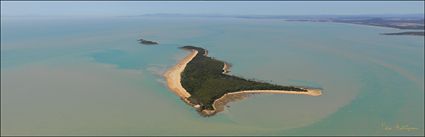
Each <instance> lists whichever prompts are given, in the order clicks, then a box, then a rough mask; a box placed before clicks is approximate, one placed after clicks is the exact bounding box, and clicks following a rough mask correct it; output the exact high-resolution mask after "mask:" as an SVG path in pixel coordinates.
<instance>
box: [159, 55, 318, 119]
mask: <svg viewBox="0 0 425 137" xmlns="http://www.w3.org/2000/svg"><path fill="white" fill-rule="evenodd" d="M197 54H198V51H197V50H194V49H192V50H191V53H190V54H189V55H187V56H186V57H185V58H183V59H182V60H181V61H179V62H178V63H177V64H176V65H174V66H173V67H171V68H170V69H168V70H167V71H166V72H165V73H164V74H163V76H164V77H165V79H166V81H167V86H168V88H169V89H170V90H171V91H172V92H174V93H175V94H176V95H178V96H179V97H180V98H181V99H182V100H183V101H184V102H185V103H186V104H188V105H190V106H192V107H193V108H195V109H196V110H197V111H198V112H199V113H200V114H201V115H202V116H212V115H214V114H216V113H218V112H222V111H224V106H225V105H226V104H228V103H229V102H233V101H236V100H241V99H244V98H246V97H247V96H249V95H254V94H292V95H307V96H320V95H322V92H321V90H320V89H312V88H303V89H305V90H307V91H305V92H300V91H287V90H244V91H237V92H230V93H226V94H224V95H223V96H221V97H220V98H218V99H216V100H214V102H213V105H212V106H213V110H210V109H204V110H201V108H200V105H199V104H194V103H192V102H191V101H190V100H189V97H191V94H190V93H189V92H187V91H186V89H185V88H184V87H183V86H182V84H181V73H182V72H183V71H184V69H185V68H186V65H187V63H189V62H190V61H191V60H192V59H193V58H194V57H195V56H196V55H197ZM206 55H207V52H205V53H204V56H206ZM230 67H231V65H230V64H227V63H224V66H223V74H226V75H229V74H227V73H228V72H230V71H229V69H230Z"/></svg>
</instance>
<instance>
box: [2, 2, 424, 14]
mask: <svg viewBox="0 0 425 137" xmlns="http://www.w3.org/2000/svg"><path fill="white" fill-rule="evenodd" d="M155 13H177V14H221V15H359V14H361V15H364V14H417V13H421V14H423V13H424V1H405V2H402V1H342V2H338V1H316V2H314V1H298V2H294V1H268V2H259V1H255V2H254V1H251V2H249V1H230V2H229V1H227V2H226V1H210V2H208V1H191V2H189V1H159V2H154V1H124V2H118V1H98V2H95V1H91V2H89V1H61V2H54V1H39V2H36V1H26V2H11V1H6V2H5V1H2V2H1V15H2V16H132V15H143V14H155Z"/></svg>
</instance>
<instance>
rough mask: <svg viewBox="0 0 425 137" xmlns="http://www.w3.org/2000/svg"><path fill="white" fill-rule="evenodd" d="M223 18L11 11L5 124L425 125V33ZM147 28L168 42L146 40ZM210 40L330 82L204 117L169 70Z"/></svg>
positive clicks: (225, 131) (354, 129)
mask: <svg viewBox="0 0 425 137" xmlns="http://www.w3.org/2000/svg"><path fill="white" fill-rule="evenodd" d="M401 31H402V30H399V29H394V28H385V27H376V26H365V25H354V24H343V23H330V22H290V21H285V20H281V19H241V18H220V17H143V16H140V17H137V16H135V17H3V16H2V17H1V135H424V117H423V116H424V37H422V36H389V35H381V33H389V32H401ZM139 38H144V39H147V40H152V41H157V42H159V45H141V44H139V43H138V41H137V40H138V39H139ZM186 45H193V46H199V47H203V48H205V49H207V50H208V51H209V52H208V53H209V56H211V57H214V58H215V59H219V60H222V61H226V62H229V63H230V64H232V67H231V69H230V71H231V72H230V74H232V75H236V76H241V77H244V78H248V79H255V80H259V81H266V82H270V83H274V84H280V85H293V86H307V87H314V88H322V89H323V91H322V92H323V94H322V96H317V97H313V96H303V95H271V94H264V95H254V96H251V97H249V98H246V99H244V100H240V101H236V102H232V103H229V104H228V105H227V107H226V109H225V111H224V112H221V113H218V114H217V115H215V116H212V117H202V116H200V115H199V114H198V113H197V112H196V111H195V110H194V109H193V108H191V107H190V106H188V105H186V104H185V103H184V102H183V101H182V100H181V99H180V98H179V97H177V96H176V95H175V94H174V93H173V92H171V91H170V90H169V89H168V88H167V86H166V83H165V80H164V78H163V77H162V74H163V73H164V72H165V71H166V70H167V69H168V68H170V67H172V66H173V65H175V64H176V63H177V62H178V61H179V60H180V59H182V58H184V57H185V56H186V55H188V52H187V51H184V50H181V49H179V47H181V46H186Z"/></svg>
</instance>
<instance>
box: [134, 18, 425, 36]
mask: <svg viewBox="0 0 425 137" xmlns="http://www.w3.org/2000/svg"><path fill="white" fill-rule="evenodd" d="M126 17H208V18H243V19H280V20H285V21H308V22H335V23H349V24H358V25H368V26H379V27H389V28H397V29H401V30H422V31H421V32H422V33H421V32H411V31H408V32H397V33H385V34H383V35H387V34H390V35H391V34H394V35H414V36H422V35H421V34H423V30H424V29H425V28H424V26H425V25H424V24H425V23H424V14H379V15H220V14H167V13H159V14H145V15H139V16H126Z"/></svg>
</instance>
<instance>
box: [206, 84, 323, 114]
mask: <svg viewBox="0 0 425 137" xmlns="http://www.w3.org/2000/svg"><path fill="white" fill-rule="evenodd" d="M304 89H306V90H307V91H306V92H297V91H287V90H244V91H237V92H231V93H226V94H224V95H223V96H221V97H220V98H218V99H216V100H215V101H214V103H213V108H214V109H213V110H203V111H202V114H203V115H206V116H210V115H214V114H216V113H218V112H222V111H224V106H226V105H227V104H228V103H230V102H234V101H237V100H241V99H245V98H246V97H248V96H250V95H255V94H290V95H305V96H320V95H322V92H321V90H320V89H308V88H304Z"/></svg>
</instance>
